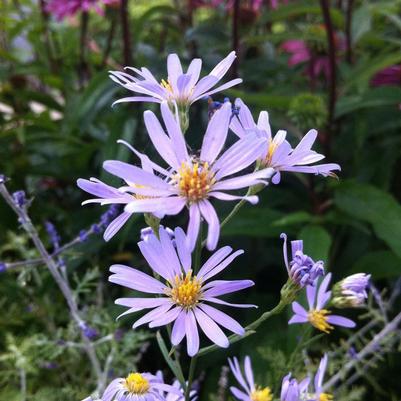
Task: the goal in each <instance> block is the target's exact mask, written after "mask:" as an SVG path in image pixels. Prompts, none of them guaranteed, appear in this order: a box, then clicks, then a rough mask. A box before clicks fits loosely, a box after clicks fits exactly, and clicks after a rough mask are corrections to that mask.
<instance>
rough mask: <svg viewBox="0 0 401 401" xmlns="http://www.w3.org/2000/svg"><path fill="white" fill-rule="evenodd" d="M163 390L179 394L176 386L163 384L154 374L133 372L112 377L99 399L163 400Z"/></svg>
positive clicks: (127, 400) (111, 400)
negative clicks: (123, 375) (124, 376)
mask: <svg viewBox="0 0 401 401" xmlns="http://www.w3.org/2000/svg"><path fill="white" fill-rule="evenodd" d="M163 392H164V393H173V394H176V395H180V394H181V393H180V391H179V390H178V389H177V388H175V387H173V386H170V385H168V384H165V383H164V382H162V381H161V380H160V378H159V377H157V376H155V375H152V374H150V373H138V372H135V373H130V374H129V375H128V376H127V377H126V378H122V377H119V378H117V379H114V380H113V381H112V382H111V383H110V384H109V385H108V386H107V387H106V390H104V393H103V395H102V397H101V398H100V400H99V401H165V398H164V397H163V396H162V395H161V394H162V393H163ZM90 399H91V398H89V400H90ZM83 401H84V400H83Z"/></svg>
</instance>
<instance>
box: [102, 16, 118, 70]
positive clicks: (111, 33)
mask: <svg viewBox="0 0 401 401" xmlns="http://www.w3.org/2000/svg"><path fill="white" fill-rule="evenodd" d="M113 11H114V10H113ZM115 33H116V15H115V13H114V12H113V14H112V16H111V21H110V28H109V32H108V34H107V40H106V46H105V48H104V52H103V60H102V66H103V67H104V66H105V65H106V64H107V60H108V58H109V55H110V52H111V48H112V44H113V39H114V35H115Z"/></svg>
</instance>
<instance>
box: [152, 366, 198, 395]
mask: <svg viewBox="0 0 401 401" xmlns="http://www.w3.org/2000/svg"><path fill="white" fill-rule="evenodd" d="M156 376H157V378H158V379H159V380H160V382H161V383H164V377H163V372H162V371H161V370H159V371H157V372H156ZM172 386H173V387H174V388H176V389H177V390H178V391H179V392H180V395H178V394H177V393H165V392H161V395H162V396H163V397H164V399H165V401H183V400H184V394H185V392H184V389H183V388H182V386H181V384H180V382H179V381H178V380H177V379H176V380H174V382H173V384H172ZM192 388H193V387H192ZM189 399H190V400H191V401H196V400H197V399H198V392H197V391H196V390H191V391H190V392H189Z"/></svg>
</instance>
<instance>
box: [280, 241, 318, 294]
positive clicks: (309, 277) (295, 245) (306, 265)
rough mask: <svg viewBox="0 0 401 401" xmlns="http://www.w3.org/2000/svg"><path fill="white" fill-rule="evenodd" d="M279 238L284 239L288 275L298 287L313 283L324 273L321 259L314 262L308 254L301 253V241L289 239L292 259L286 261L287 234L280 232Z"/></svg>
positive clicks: (286, 256) (285, 254) (286, 255)
mask: <svg viewBox="0 0 401 401" xmlns="http://www.w3.org/2000/svg"><path fill="white" fill-rule="evenodd" d="M280 238H282V239H284V243H283V255H284V262H285V266H286V268H287V272H288V276H289V277H290V278H291V280H293V281H294V282H295V283H297V284H298V285H299V286H300V287H305V285H315V283H316V280H317V278H318V277H320V276H323V275H324V263H323V261H321V260H318V261H317V262H315V261H314V260H313V259H312V258H311V257H310V256H308V255H305V254H304V253H303V241H302V240H296V241H291V255H292V259H291V261H290V262H288V254H287V235H286V234H285V233H282V234H281V235H280Z"/></svg>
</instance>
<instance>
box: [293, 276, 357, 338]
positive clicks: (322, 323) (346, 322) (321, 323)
mask: <svg viewBox="0 0 401 401" xmlns="http://www.w3.org/2000/svg"><path fill="white" fill-rule="evenodd" d="M330 280H331V273H328V274H327V275H326V276H325V277H324V279H323V281H322V283H321V284H320V286H319V288H317V287H316V286H311V285H308V286H306V295H307V299H308V304H309V310H308V311H307V310H306V309H305V308H304V307H303V306H301V305H300V304H299V303H298V302H293V303H292V310H293V312H294V316H293V317H292V318H291V319H290V321H289V322H288V324H293V323H308V322H309V323H310V324H311V325H312V326H314V327H315V328H317V329H318V330H321V331H323V332H325V333H329V332H330V331H331V330H333V328H334V327H333V326H332V325H335V326H343V327H349V328H352V327H355V322H353V321H352V320H350V319H347V318H345V317H343V316H338V315H331V314H330V311H329V310H327V309H324V307H325V305H326V304H327V302H328V301H329V300H330V297H331V291H327V288H328V286H329V283H330Z"/></svg>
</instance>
